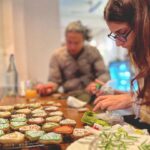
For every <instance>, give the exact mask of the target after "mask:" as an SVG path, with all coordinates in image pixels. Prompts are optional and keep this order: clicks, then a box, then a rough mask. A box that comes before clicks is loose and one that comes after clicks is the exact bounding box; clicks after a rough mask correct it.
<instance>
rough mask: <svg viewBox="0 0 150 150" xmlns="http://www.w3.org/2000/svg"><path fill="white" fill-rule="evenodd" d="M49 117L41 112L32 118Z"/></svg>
mask: <svg viewBox="0 0 150 150" xmlns="http://www.w3.org/2000/svg"><path fill="white" fill-rule="evenodd" d="M46 116H47V113H46V112H39V113H35V114H32V117H43V118H44V117H46Z"/></svg>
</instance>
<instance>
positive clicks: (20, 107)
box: [15, 104, 28, 109]
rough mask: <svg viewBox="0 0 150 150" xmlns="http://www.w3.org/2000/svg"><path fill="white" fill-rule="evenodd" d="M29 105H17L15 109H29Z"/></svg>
mask: <svg viewBox="0 0 150 150" xmlns="http://www.w3.org/2000/svg"><path fill="white" fill-rule="evenodd" d="M27 107H28V105H27V104H16V105H15V109H23V108H27Z"/></svg>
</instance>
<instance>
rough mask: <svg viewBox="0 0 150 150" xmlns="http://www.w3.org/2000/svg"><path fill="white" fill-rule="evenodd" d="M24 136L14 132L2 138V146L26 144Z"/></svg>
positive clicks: (0, 141)
mask: <svg viewBox="0 0 150 150" xmlns="http://www.w3.org/2000/svg"><path fill="white" fill-rule="evenodd" d="M24 140H25V139H24V134H22V133H20V132H13V133H9V134H5V135H3V136H1V137H0V143H1V144H20V143H23V142H24Z"/></svg>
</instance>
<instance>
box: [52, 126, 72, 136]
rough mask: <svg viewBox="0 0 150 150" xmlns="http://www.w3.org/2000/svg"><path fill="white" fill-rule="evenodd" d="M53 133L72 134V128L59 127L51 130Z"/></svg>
mask: <svg viewBox="0 0 150 150" xmlns="http://www.w3.org/2000/svg"><path fill="white" fill-rule="evenodd" d="M53 132H56V133H60V134H72V132H73V127H71V126H60V127H57V128H55V129H54V130H53Z"/></svg>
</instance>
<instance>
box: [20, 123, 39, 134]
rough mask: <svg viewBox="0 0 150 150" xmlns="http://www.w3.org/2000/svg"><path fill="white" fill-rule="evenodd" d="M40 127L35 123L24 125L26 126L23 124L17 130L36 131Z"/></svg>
mask: <svg viewBox="0 0 150 150" xmlns="http://www.w3.org/2000/svg"><path fill="white" fill-rule="evenodd" d="M40 129H41V127H40V126H38V125H36V124H33V125H26V126H23V127H20V128H19V131H20V132H26V131H38V130H40Z"/></svg>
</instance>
